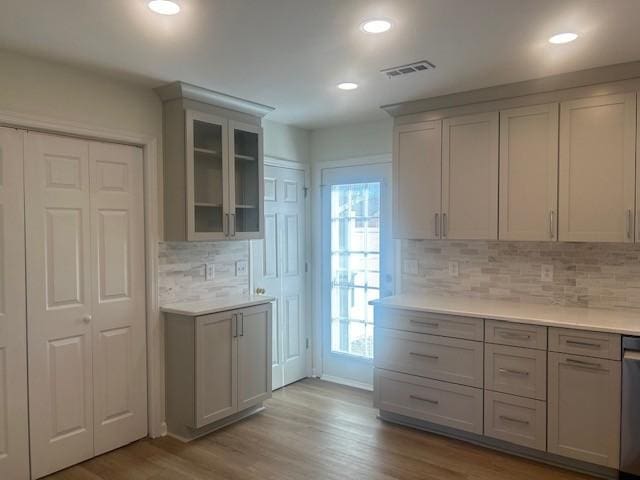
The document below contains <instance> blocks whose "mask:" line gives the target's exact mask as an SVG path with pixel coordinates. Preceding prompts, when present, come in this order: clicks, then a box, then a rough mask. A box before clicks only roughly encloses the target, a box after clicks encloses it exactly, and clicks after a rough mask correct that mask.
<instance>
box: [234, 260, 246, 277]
mask: <svg viewBox="0 0 640 480" xmlns="http://www.w3.org/2000/svg"><path fill="white" fill-rule="evenodd" d="M247 268H248V266H247V261H246V260H238V261H237V262H236V277H239V276H240V275H246V274H247Z"/></svg>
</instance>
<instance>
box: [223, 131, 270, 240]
mask: <svg viewBox="0 0 640 480" xmlns="http://www.w3.org/2000/svg"><path fill="white" fill-rule="evenodd" d="M229 149H230V151H229V178H230V181H229V199H230V201H229V216H230V219H229V231H228V235H229V237H230V238H234V239H255V238H264V213H263V208H264V171H263V168H264V163H263V154H262V128H260V127H258V126H255V125H247V124H243V123H238V122H232V121H230V122H229Z"/></svg>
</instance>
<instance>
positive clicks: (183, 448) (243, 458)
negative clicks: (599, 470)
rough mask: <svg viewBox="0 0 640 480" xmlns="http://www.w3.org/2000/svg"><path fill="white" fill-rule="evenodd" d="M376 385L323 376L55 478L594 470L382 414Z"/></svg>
mask: <svg viewBox="0 0 640 480" xmlns="http://www.w3.org/2000/svg"><path fill="white" fill-rule="evenodd" d="M371 402H372V400H371V394H370V393H369V392H364V391H361V390H356V389H352V388H349V387H343V386H339V385H335V384H331V383H327V382H323V381H320V380H316V379H307V380H303V381H301V382H299V383H296V384H294V385H290V386H288V387H285V388H283V389H281V390H279V391H277V392H275V393H274V395H273V398H272V399H271V400H269V401H268V402H267V404H266V406H267V409H266V411H265V412H263V413H260V414H258V415H256V416H253V417H251V418H249V419H246V420H244V421H241V422H239V423H237V424H235V425H232V426H229V427H227V428H224V429H222V430H220V431H218V432H214V433H212V434H210V435H208V436H206V437H204V438H201V439H199V440H196V441H193V442H191V443H188V444H184V443H181V442H179V441H177V440H175V439H172V438H170V437H165V438H160V439H155V440H150V439H145V440H140V441H138V442H135V443H133V444H131V445H128V446H126V447H124V448H121V449H118V450H115V451H113V452H110V453H107V454H105V455H102V456H100V457H97V458H94V459H92V460H89V461H87V462H85V463H82V464H80V465H76V466H74V467H71V468H69V469H67V470H64V471H62V472H59V473H57V474H54V475H52V476H50V477H47V478H48V479H50V480H80V479H82V480H84V479H86V480H183V479H184V480H186V479H197V480H205V479H206V480H210V479H229V480H231V479H242V480H265V479H273V480H302V479H304V480H307V479H314V480H315V479H318V480H320V479H322V480H334V479H335V480H345V479H346V480H360V479H362V480H391V479H402V480H445V479H446V480H449V479H451V480H513V479H518V480H546V479H554V480H578V479H589V478H591V477H588V476H585V475H580V474H576V473H572V472H569V471H566V470H562V469H559V468H555V467H550V466H547V465H544V464H540V463H536V462H533V461H529V460H524V459H521V458H518V457H514V456H511V455H507V454H503V453H499V452H495V451H493V450H489V449H485V448H482V447H478V446H474V445H469V444H466V443H464V442H460V441H456V440H451V439H447V438H445V437H441V436H438V435H432V434H428V433H425V432H420V431H417V430H413V429H410V428H405V427H401V426H396V425H392V424H389V423H384V422H381V421H380V420H377V419H376V410H374V409H373V408H372V406H371Z"/></svg>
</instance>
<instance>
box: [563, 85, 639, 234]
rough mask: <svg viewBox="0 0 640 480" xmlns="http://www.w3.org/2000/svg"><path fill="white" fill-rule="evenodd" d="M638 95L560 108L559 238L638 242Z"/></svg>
mask: <svg viewBox="0 0 640 480" xmlns="http://www.w3.org/2000/svg"><path fill="white" fill-rule="evenodd" d="M635 148H636V94H635V93H624V94H618V95H603V96H598V97H592V98H585V99H580V100H571V101H566V102H563V103H562V104H561V106H560V183H559V192H560V211H559V222H560V224H559V230H560V235H559V238H560V240H562V241H569V242H633V240H634V233H633V232H634V223H635V222H634V218H635V177H636V160H635Z"/></svg>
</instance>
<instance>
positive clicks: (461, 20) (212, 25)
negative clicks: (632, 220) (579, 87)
mask: <svg viewBox="0 0 640 480" xmlns="http://www.w3.org/2000/svg"><path fill="white" fill-rule="evenodd" d="M176 1H177V2H178V3H180V4H181V6H182V12H181V13H180V14H179V15H177V16H174V17H162V16H159V15H157V14H154V13H152V12H151V11H149V10H148V9H147V7H146V4H147V1H146V0H48V1H43V0H2V9H1V14H0V48H5V49H10V50H18V51H21V52H25V53H29V54H34V55H38V56H46V57H50V58H54V59H56V60H62V61H65V62H70V63H77V64H81V65H84V66H89V67H92V68H98V69H106V70H109V71H113V72H116V73H117V74H118V75H126V76H132V75H133V76H134V77H139V78H141V79H144V80H143V81H145V82H147V83H149V84H150V85H153V86H155V85H158V84H160V83H163V82H167V81H173V80H183V81H186V82H189V83H193V84H196V85H199V86H203V87H206V88H210V89H213V90H218V91H220V92H224V93H228V94H231V95H235V96H239V97H243V98H247V99H250V100H254V101H257V102H260V103H264V104H267V105H271V106H274V107H276V111H275V112H273V113H271V114H269V117H268V118H269V119H272V120H276V121H280V122H284V123H289V124H294V125H298V126H301V127H306V128H318V127H323V126H328V125H335V124H341V123H350V122H356V121H369V120H376V119H379V118H384V116H385V114H384V113H383V112H382V111H380V110H379V108H378V107H379V106H380V105H383V104H389V103H396V102H402V101H406V100H411V99H417V98H424V97H428V96H434V95H441V94H445V93H452V92H456V91H462V90H469V89H474V88H480V87H486V86H490V85H497V84H501V83H508V82H513V81H519V80H526V79H531V78H537V77H542V76H546V75H551V74H556V73H562V72H569V71H574V70H580V69H584V68H589V67H594V66H600V65H607V64H614V63H620V62H627V61H633V60H639V59H640V28H639V25H640V0H176ZM378 16H382V17H388V18H390V19H392V20H393V22H394V28H393V29H392V30H391V31H390V32H387V33H385V34H382V35H377V36H372V35H367V34H364V33H363V32H361V31H360V30H359V25H360V23H361V22H362V21H363V20H364V19H367V18H370V17H378ZM560 31H575V32H577V33H579V34H580V37H579V39H578V40H577V41H575V42H573V43H571V44H567V45H561V46H554V45H550V44H548V43H547V38H548V37H549V36H550V35H551V34H553V33H556V32H560ZM423 59H426V60H430V61H431V62H433V63H434V64H435V65H436V66H437V68H436V69H435V70H434V71H430V72H423V73H416V74H412V75H409V76H406V77H403V78H396V79H393V80H388V79H387V78H386V77H385V76H384V75H382V74H381V73H379V70H380V69H382V68H385V67H391V66H395V65H399V64H403V63H409V62H412V61H415V60H423ZM0 74H1V72H0ZM341 81H354V82H357V83H359V84H360V88H359V89H358V90H355V91H350V92H344V91H340V90H338V89H336V88H335V85H336V84H337V83H339V82H341Z"/></svg>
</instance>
